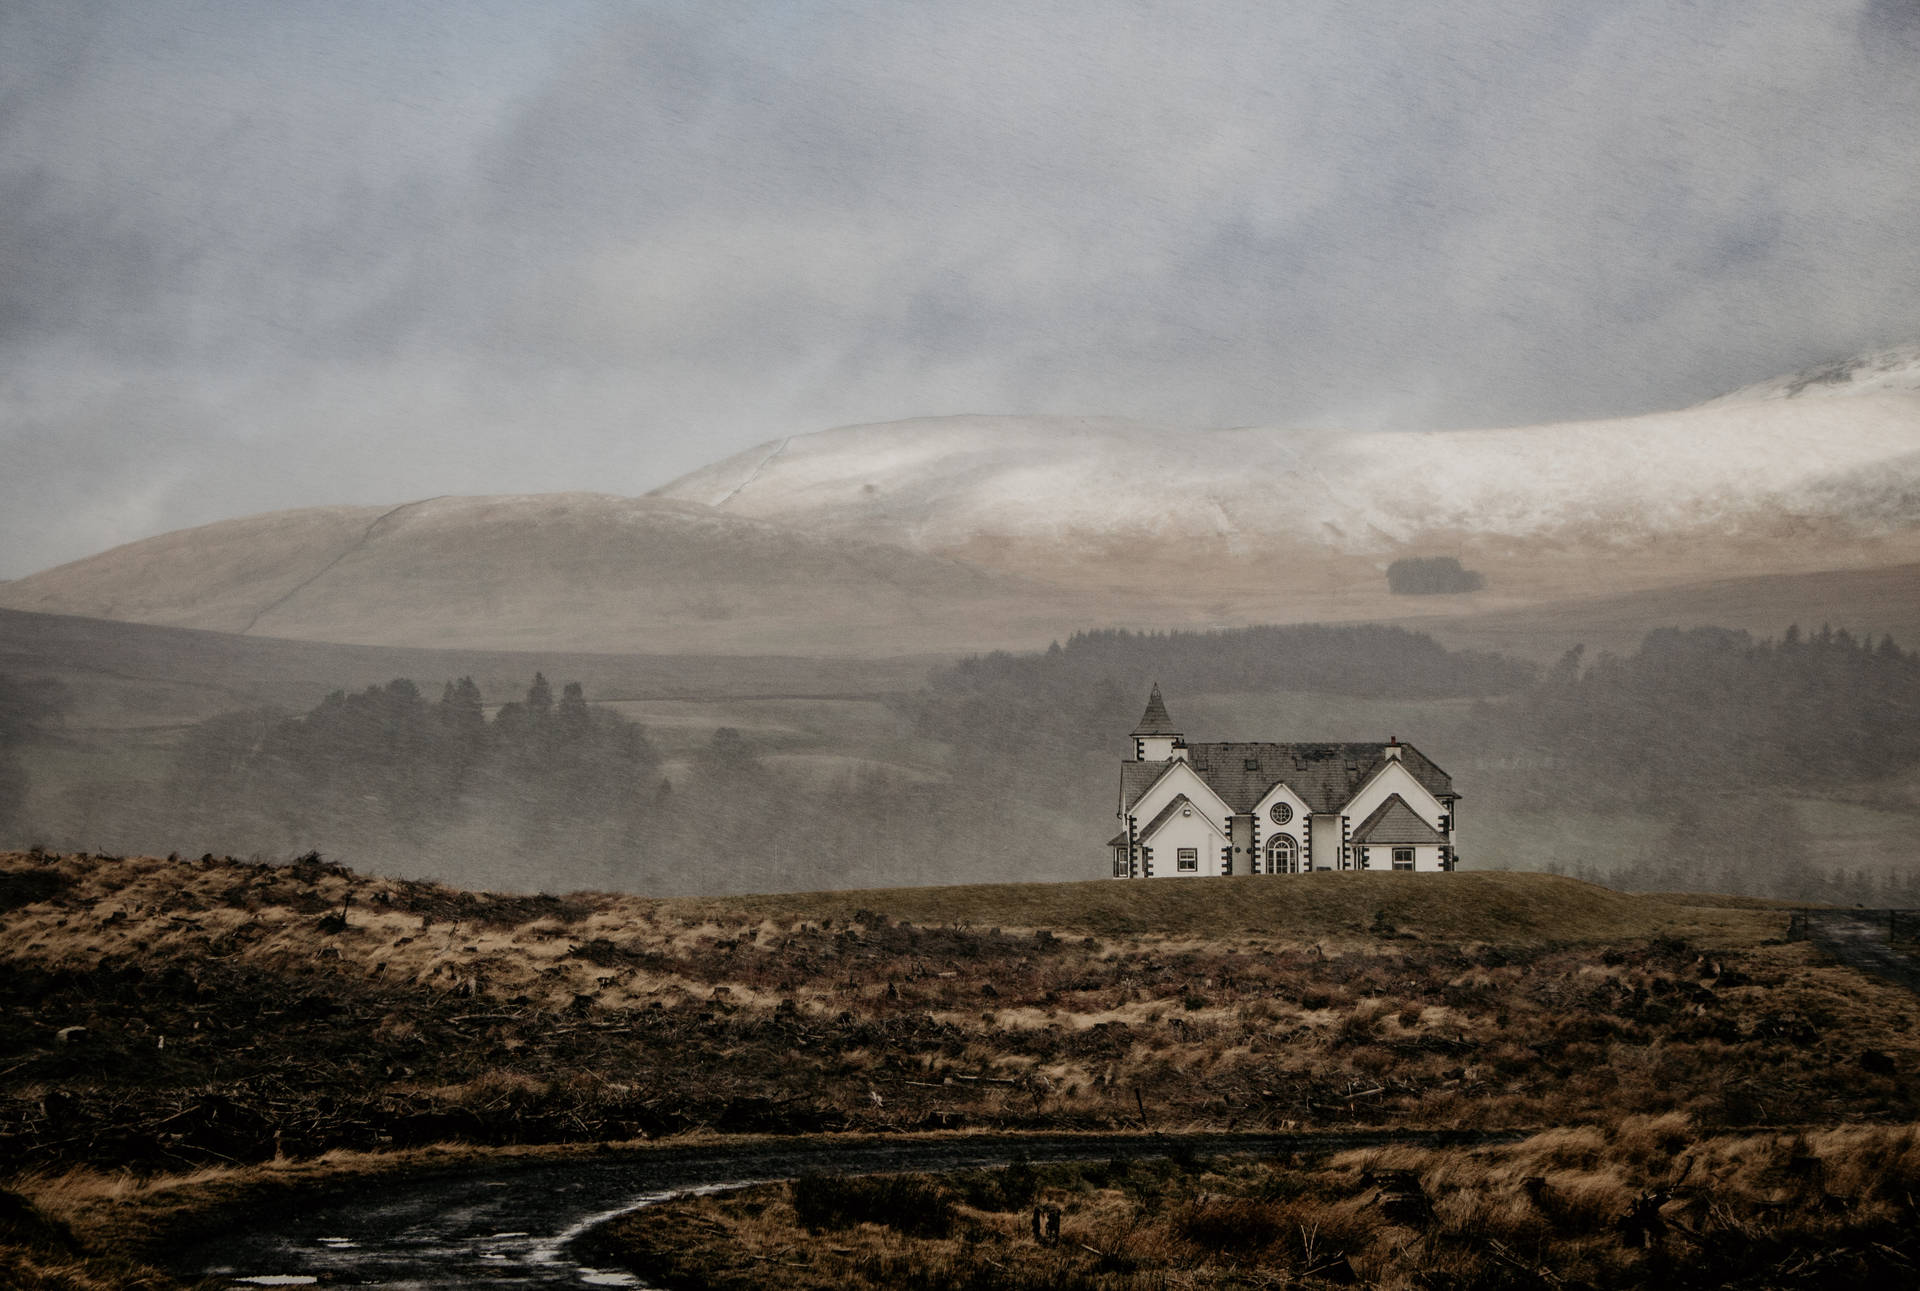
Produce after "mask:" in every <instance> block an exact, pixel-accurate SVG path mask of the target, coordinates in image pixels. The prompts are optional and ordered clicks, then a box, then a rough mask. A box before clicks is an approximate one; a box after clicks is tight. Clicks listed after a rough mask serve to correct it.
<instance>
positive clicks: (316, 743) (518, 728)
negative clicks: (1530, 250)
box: [166, 674, 659, 854]
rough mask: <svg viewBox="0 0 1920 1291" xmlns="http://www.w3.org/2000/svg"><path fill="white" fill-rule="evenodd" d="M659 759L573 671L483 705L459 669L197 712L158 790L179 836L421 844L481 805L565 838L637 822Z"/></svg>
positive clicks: (563, 841)
mask: <svg viewBox="0 0 1920 1291" xmlns="http://www.w3.org/2000/svg"><path fill="white" fill-rule="evenodd" d="M658 762H659V759H658V757H657V755H656V754H655V753H654V750H653V747H652V745H651V744H649V743H648V741H647V738H646V734H645V732H644V731H642V730H641V728H640V727H639V726H638V725H637V724H635V723H633V722H630V721H628V720H626V719H625V718H622V717H620V716H619V715H618V714H616V713H613V712H610V711H608V710H606V709H604V708H592V707H589V706H588V704H587V702H586V696H585V693H584V692H583V690H582V688H581V686H580V685H579V683H578V682H568V683H567V684H566V685H565V687H564V688H563V689H562V690H561V693H560V695H559V697H558V698H557V699H556V698H555V697H554V694H553V688H552V686H551V685H550V684H549V683H548V681H547V679H546V678H545V676H543V675H539V674H536V675H535V676H534V679H533V684H532V685H531V686H530V687H529V688H528V690H527V694H526V697H525V699H524V700H520V701H516V702H513V703H509V704H505V705H502V706H501V708H500V709H499V711H498V712H496V713H495V714H494V715H493V718H492V719H491V720H489V719H488V717H487V715H486V710H485V705H484V704H483V702H482V699H481V694H480V689H479V687H478V686H477V685H475V684H474V681H473V679H472V678H470V677H462V678H461V679H460V680H458V681H450V682H448V683H447V684H446V686H445V687H444V689H443V690H442V692H441V695H440V698H439V700H438V701H437V702H429V701H428V700H427V698H426V697H425V696H424V695H422V694H421V693H420V689H419V687H418V686H416V685H415V684H414V683H413V682H412V681H409V680H406V679H398V680H395V681H390V682H388V683H387V684H386V685H384V686H369V687H367V688H366V689H365V690H363V691H358V692H354V693H348V692H345V691H335V692H334V693H333V694H331V695H329V696H327V698H326V699H325V700H323V701H322V702H321V703H320V704H319V705H318V706H317V707H316V708H314V709H313V710H312V711H310V712H307V713H303V714H298V715H295V714H288V713H284V712H279V711H276V710H270V709H269V710H256V711H253V712H243V713H229V714H225V715H222V716H220V717H215V718H212V719H210V720H208V721H205V722H202V723H200V724H199V725H198V726H196V727H195V728H194V729H193V730H192V731H191V732H190V733H189V734H188V736H187V738H186V741H185V743H184V744H183V746H182V747H181V749H180V752H179V755H178V757H177V758H176V760H175V766H174V772H173V776H172V779H171V781H170V783H169V786H168V792H167V794H166V798H167V800H168V801H169V802H170V803H173V804H176V805H175V807H174V808H173V810H174V813H175V819H174V821H173V825H174V827H175V828H176V829H177V830H178V832H179V833H180V834H181V836H183V837H187V838H207V839H220V840H222V841H223V842H224V843H225V846H226V848H227V849H231V850H246V849H252V850H259V851H265V852H269V853H272V852H285V851H297V850H300V849H302V848H305V847H309V846H319V845H322V844H324V845H325V846H327V847H328V848H329V849H331V850H334V851H345V852H348V853H356V852H357V853H361V854H365V853H367V852H383V851H388V850H390V849H391V848H392V847H393V846H395V845H399V846H406V847H418V846H421V845H423V844H425V843H426V842H427V841H428V840H430V839H432V838H434V837H436V836H439V835H442V834H443V833H445V831H448V830H449V829H452V828H454V827H455V826H458V825H464V824H469V823H471V822H472V820H473V817H474V816H475V814H476V809H477V808H479V807H481V806H482V805H484V811H485V813H486V815H487V817H488V824H489V826H490V827H491V828H493V829H494V830H495V831H496V832H499V833H502V834H504V836H505V837H506V838H507V839H508V840H510V841H511V842H513V843H515V844H518V845H528V846H537V847H555V846H562V847H564V846H569V845H577V844H578V843H579V842H580V837H579V836H580V835H581V834H583V833H584V832H589V831H595V830H602V831H603V830H605V829H607V828H610V827H611V828H615V829H633V828H635V827H637V825H638V824H639V823H640V820H639V818H640V816H642V815H644V812H645V809H646V806H647V804H648V803H650V802H651V795H650V793H648V792H647V790H648V789H650V788H651V784H652V782H653V780H654V779H655V778H656V776H655V771H656V769H657V766H658ZM636 789H638V790H639V791H638V792H636Z"/></svg>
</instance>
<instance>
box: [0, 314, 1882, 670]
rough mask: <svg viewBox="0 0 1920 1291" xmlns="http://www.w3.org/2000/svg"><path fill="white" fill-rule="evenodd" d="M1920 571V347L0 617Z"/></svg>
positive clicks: (736, 500)
mask: <svg viewBox="0 0 1920 1291" xmlns="http://www.w3.org/2000/svg"><path fill="white" fill-rule="evenodd" d="M1808 396H1817V397H1808ZM1841 396H1844V397H1841ZM1408 555H1423V556H1431V555H1452V556H1456V557H1458V558H1460V559H1461V560H1462V561H1464V562H1466V563H1467V564H1468V565H1469V566H1470V567H1471V568H1474V569H1476V570H1478V571H1480V572H1482V573H1483V574H1484V575H1485V576H1486V587H1485V590H1483V591H1479V592H1474V593H1469V594H1464V595H1455V596H1427V597H1406V596H1393V595H1391V594H1390V593H1389V590H1388V588H1387V585H1386V580H1385V578H1384V577H1383V570H1384V569H1385V567H1386V566H1387V564H1388V563H1389V562H1391V561H1392V560H1394V559H1396V558H1398V557H1400V556H1408ZM1913 562H1920V347H1908V348H1907V349H1904V350H1897V351H1886V352H1883V353H1881V354H1878V355H1870V356H1867V357H1866V358H1864V359H1861V360H1858V361H1857V362H1853V363H1849V364H1840V365H1830V366H1829V367H1826V368H1822V369H1815V370H1811V371H1809V372H1806V373H1801V374H1798V375H1796V376H1794V377H1789V378H1782V379H1780V380H1779V381H1774V382H1766V383H1762V384H1761V385H1757V386H1753V387H1750V388H1748V389H1747V390H1744V391H1738V392H1736V393H1735V394H1733V395H1729V396H1727V397H1725V398H1722V399H1717V400H1714V401H1713V402H1711V403H1708V404H1703V405H1700V406H1698V407H1694V408H1688V409H1683V410H1680V411H1677V412H1669V413H1660V414H1655V415H1650V416H1641V417H1631V418H1621V419H1617V420H1611V421H1595V422H1585V423H1578V424H1564V425H1547V426H1528V427H1516V428H1508V429H1498V430H1469V431H1439V432H1431V433H1424V434H1378V433H1376V434H1366V433H1355V432H1346V431H1338V430H1278V429H1259V428H1248V429H1237V430H1213V431H1183V430H1174V429H1168V428H1164V427H1156V426H1148V425H1142V424H1139V423H1134V422H1126V421H1116V420H1102V419H1092V418H1072V417H943V418H934V419H926V420H919V421H904V422H895V423H890V424H885V425H874V426H853V427H847V428H844V429H840V430H829V431H823V432H819V433H815V434H806V435H795V436H792V437H789V438H786V439H781V440H777V441H773V442H770V443H767V444H764V445H762V446H760V447H759V448H756V449H753V450H751V451H749V452H746V453H742V454H739V455H737V456H735V457H732V458H729V459H727V460H725V461H722V462H718V463H715V464H714V465H712V466H709V467H706V468H704V469H702V470H699V471H696V472H694V473H693V474H691V475H688V476H685V477H683V478H682V479H680V480H677V481H675V482H674V483H672V484H670V485H667V486H666V487H664V488H662V489H660V490H658V491H657V492H656V494H655V495H653V496H650V497H647V498H639V499H633V498H616V497H609V496H606V495H601V494H557V495H549V496H538V497H504V498H439V499H431V500H428V501H425V502H416V503H409V504H406V505H404V506H400V507H395V508H392V509H382V508H365V507H341V508H320V509H314V510H306V511H291V512H284V513H279V514H276V515H269V516H257V517H253V518H251V519H246V520H235V521H229V522H226V523H223V524H216V525H209V526H205V527H203V528H199V529H192V530H185V531H181V532H179V533H174V534H167V535H163V536H161V537H158V538H153V539H149V540H146V541H144V542H139V543H133V544H130V545H128V546H126V547H121V548H117V549H115V550H113V551H109V552H105V553H102V554H101V555H98V556H94V557H91V558H89V559H87V560H82V561H77V562H74V563H73V564H70V565H65V566H62V567H60V568H58V569H53V570H48V571H45V572H43V573H40V574H36V575H33V576H31V577H28V578H24V579H20V580H17V581H15V582H13V583H4V584H0V607H7V608H14V609H27V610H39V611H45V612H54V613H66V614H82V615H89V616H97V617H102V618H118V619H128V620H133V621H137V622H146V623H162V624H173V625H178V626H191V627H203V628H215V629H220V630H225V631H232V632H250V633H254V634H259V635H270V636H285V637H298V638H309V639H318V640H328V641H341V642H359V643H367V644H385V645H425V646H448V645H464V646H475V647H488V648H501V649H569V650H608V651H620V652H625V651H708V652H759V653H795V652H801V653H805V652H813V653H849V654H880V653H889V652H901V653H904V652H910V651H916V650H927V649H967V650H971V649H980V648H984V647H991V646H998V645H1043V644H1045V642H1046V640H1047V639H1048V638H1049V637H1050V636H1054V635H1057V634H1060V633H1063V632H1067V631H1071V630H1072V629H1074V628H1077V627H1083V626H1088V625H1100V624H1113V623H1124V624H1128V625H1131V626H1175V625H1209V624H1219V625H1225V624H1234V623H1247V622H1271V621H1300V620H1305V619H1376V618H1399V617H1403V616H1407V615H1432V614H1459V613H1462V612H1468V611H1474V610H1498V609H1503V608H1506V609H1512V608H1516V607H1524V606H1527V605H1539V604H1542V603H1545V602H1552V601H1560V600H1565V599H1568V598H1576V597H1598V596H1607V595H1615V596H1617V595H1622V594H1626V593H1632V592H1636V591H1641V590H1646V589H1653V588H1663V587H1665V588H1672V587H1676V586H1679V585H1683V584H1690V583H1698V582H1702V581H1706V580H1715V579H1728V578H1746V577H1750V576H1753V575H1762V574H1791V573H1804V572H1809V571H1821V570H1838V569H1852V570H1870V569H1885V568H1890V567H1893V566H1897V565H1902V564H1909V563H1913Z"/></svg>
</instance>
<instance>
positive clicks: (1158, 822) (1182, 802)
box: [1140, 793, 1220, 843]
mask: <svg viewBox="0 0 1920 1291" xmlns="http://www.w3.org/2000/svg"><path fill="white" fill-rule="evenodd" d="M1193 805H1194V802H1193V799H1191V798H1189V797H1187V795H1185V794H1184V793H1176V794H1175V795H1173V798H1172V799H1171V800H1170V801H1169V802H1168V803H1167V805H1166V806H1164V807H1162V808H1161V809H1160V814H1159V815H1158V816H1155V817H1154V818H1153V819H1152V820H1150V821H1148V822H1147V825H1146V828H1144V829H1142V830H1141V831H1140V841H1141V842H1143V843H1144V842H1146V841H1147V840H1148V839H1149V838H1152V837H1153V836H1154V834H1156V833H1157V832H1159V829H1160V826H1162V825H1164V824H1166V823H1167V821H1168V820H1169V819H1171V818H1172V817H1174V816H1176V815H1178V814H1179V812H1180V809H1181V808H1182V807H1192V806H1193ZM1200 819H1202V820H1204V821H1206V822H1207V824H1208V825H1209V826H1212V828H1213V832H1214V833H1216V834H1217V833H1219V832H1220V827H1219V826H1218V825H1215V824H1214V823H1213V821H1212V819H1211V818H1210V817H1209V816H1208V815H1207V813H1206V812H1204V811H1203V812H1201V813H1200Z"/></svg>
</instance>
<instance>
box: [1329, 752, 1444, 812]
mask: <svg viewBox="0 0 1920 1291" xmlns="http://www.w3.org/2000/svg"><path fill="white" fill-rule="evenodd" d="M1396 793H1397V794H1399V795H1400V797H1401V798H1402V799H1404V800H1405V801H1406V804H1407V806H1409V807H1411V808H1413V814H1414V815H1416V816H1418V817H1420V819H1422V820H1424V821H1426V822H1427V823H1428V824H1429V825H1432V826H1433V827H1434V828H1435V829H1438V828H1440V817H1441V816H1443V815H1445V814H1446V808H1445V807H1442V806H1441V805H1440V800H1439V799H1438V798H1436V797H1434V796H1433V795H1432V794H1430V793H1428V792H1427V790H1426V786H1425V785H1422V784H1421V783H1420V782H1419V781H1418V780H1416V779H1414V778H1413V772H1411V771H1409V770H1407V769H1406V767H1404V766H1402V765H1401V764H1400V763H1398V762H1389V763H1387V765H1386V766H1385V767H1384V768H1383V769H1382V770H1381V771H1380V773H1379V774H1378V775H1376V776H1374V778H1373V779H1371V780H1369V781H1368V782H1367V783H1366V784H1364V785H1362V786H1361V788H1360V792H1359V793H1357V794H1355V795H1354V798H1353V802H1352V803H1351V804H1350V805H1349V806H1348V807H1347V819H1348V820H1350V821H1352V822H1353V826H1354V828H1356V829H1358V828H1359V827H1360V822H1361V821H1363V820H1365V819H1366V818H1367V817H1368V816H1371V815H1372V814H1373V813H1374V809H1375V808H1377V807H1378V806H1379V805H1380V804H1381V803H1383V802H1385V801H1386V800H1387V799H1389V798H1391V797H1392V796H1393V795H1394V794H1396Z"/></svg>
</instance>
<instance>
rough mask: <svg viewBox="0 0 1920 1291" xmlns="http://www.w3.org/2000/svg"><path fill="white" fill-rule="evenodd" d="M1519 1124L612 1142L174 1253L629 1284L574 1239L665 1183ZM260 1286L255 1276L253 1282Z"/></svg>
mask: <svg viewBox="0 0 1920 1291" xmlns="http://www.w3.org/2000/svg"><path fill="white" fill-rule="evenodd" d="M1519 1137H1521V1136H1520V1135H1519V1134H1517V1133H1481V1132H1471V1133H1449V1132H1444V1131H1436V1132H1418V1131H1411V1132H1410V1131H1371V1132H1368V1131H1361V1132H1348V1133H1339V1134H1279V1135H1273V1134H1265V1135H1225V1134H1213V1135H1192V1136H1171V1135H1157V1134H1129V1135H1036V1136H1011V1135H996V1136H966V1137H960V1136H954V1137H942V1138H937V1139H926V1138H921V1139H857V1140H854V1141H851V1142H848V1141H835V1140H822V1139H805V1140H794V1141H790V1142H783V1143H771V1144H770V1143H766V1142H764V1141H762V1142H757V1143H754V1144H751V1145H743V1146H729V1145H726V1144H704V1145H700V1146H697V1147H684V1148H676V1147H666V1148H658V1149H651V1150H647V1149H641V1150H634V1151H625V1152H619V1153H609V1154H608V1155H607V1156H606V1157H604V1158H600V1159H595V1160H589V1161H572V1162H568V1163H566V1164H559V1165H557V1164H552V1163H542V1164H520V1165H490V1166H485V1167H479V1168H473V1169H468V1170H463V1171H460V1172H454V1173H448V1172H441V1173H437V1174H434V1175H431V1176H423V1177H415V1178H411V1179H405V1180H394V1181H390V1182H384V1183H381V1184H379V1185H375V1186H373V1187H371V1188H369V1189H365V1190H362V1191H360V1192H356V1193H353V1194H350V1195H333V1196H328V1197H325V1198H321V1199H313V1200H310V1201H308V1202H306V1203H304V1204H303V1203H296V1202H281V1203H277V1204H276V1205H274V1206H273V1207H272V1208H270V1209H262V1210H260V1211H256V1212H254V1213H252V1214H251V1215H250V1216H249V1217H248V1219H247V1221H246V1223H245V1224H244V1225H242V1226H237V1227H234V1228H232V1229H229V1230H227V1231H224V1232H221V1233H219V1234H217V1235H215V1236H212V1237H208V1238H205V1239H202V1240H200V1241H198V1242H195V1243H194V1244H192V1245H189V1246H184V1247H182V1248H180V1249H178V1250H176V1251H174V1252H172V1253H171V1254H170V1255H169V1257H168V1258H167V1259H166V1261H165V1262H166V1263H167V1264H168V1265H170V1266H171V1267H172V1269H173V1270H174V1271H175V1272H177V1273H179V1274H181V1275H183V1276H189V1277H192V1276H206V1277H213V1278H228V1279H233V1280H234V1281H235V1282H236V1283H238V1282H239V1280H240V1279H243V1278H272V1279H275V1281H276V1283H277V1284H279V1285H287V1284H289V1283H288V1282H287V1281H286V1280H287V1279H297V1280H299V1281H301V1282H311V1283H319V1284H355V1283H358V1284H368V1283H372V1284H378V1285H381V1286H389V1287H410V1288H411V1287H420V1288H425V1287H530V1286H612V1285H627V1286H633V1285H639V1284H638V1283H636V1282H634V1281H633V1280H632V1279H630V1278H629V1277H628V1276H627V1275H625V1274H612V1273H605V1272H601V1271H598V1270H595V1269H591V1268H587V1267H583V1266H582V1265H580V1264H579V1263H577V1262H576V1261H575V1259H574V1258H573V1257H572V1256H571V1255H570V1254H569V1249H568V1248H569V1243H571V1242H572V1240H573V1239H574V1238H576V1237H577V1236H579V1235H580V1234H581V1233H583V1232H585V1231H586V1230H587V1229H588V1228H590V1227H592V1226H593V1225H594V1224H596V1223H598V1222H600V1221H603V1220H605V1219H608V1218H611V1217H612V1216H613V1215H615V1214H618V1213H620V1212H623V1211H626V1210H631V1209H633V1208H634V1207H636V1206H639V1205H643V1204H645V1203H646V1202H648V1201H652V1200H658V1199H660V1198H661V1197H662V1196H664V1195H666V1194H669V1193H677V1192H684V1191H687V1190H690V1189H718V1188H722V1187H725V1186H728V1185H737V1184H744V1183H752V1182H758V1181H764V1180H771V1179H781V1178H791V1177H793V1176H795V1175H799V1174H803V1173H806V1172H807V1171H812V1170H829V1171H843V1172H878V1171H896V1170H949V1169H960V1168H966V1167H975V1166H991V1165H1005V1164H1008V1163H1010V1162H1012V1161H1015V1160H1018V1159H1021V1158H1022V1157H1024V1158H1026V1159H1028V1160H1033V1161H1069V1160H1100V1159H1104V1158H1109V1157H1140V1156H1168V1155H1173V1154H1176V1153H1182V1154H1184V1153H1188V1152H1192V1153H1196V1154H1201V1155H1209V1154H1217V1153H1222V1152H1230V1151H1239V1152H1255V1153H1267V1154H1271V1153H1282V1152H1327V1151H1337V1150H1344V1149H1347V1148H1355V1147H1368V1146H1376V1145H1383V1144H1387V1143H1414V1144H1423V1145H1431V1144H1437V1143H1484V1142H1508V1141H1512V1140H1514V1139H1517V1138H1519ZM254 1285H259V1283H254Z"/></svg>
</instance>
